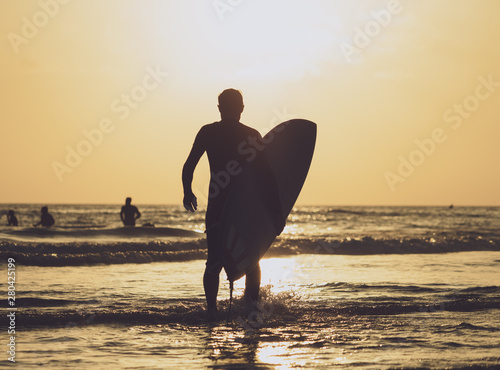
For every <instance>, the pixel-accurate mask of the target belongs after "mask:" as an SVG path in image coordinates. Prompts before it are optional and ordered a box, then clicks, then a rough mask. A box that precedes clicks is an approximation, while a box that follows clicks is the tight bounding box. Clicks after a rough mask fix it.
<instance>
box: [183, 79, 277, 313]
mask: <svg viewBox="0 0 500 370" xmlns="http://www.w3.org/2000/svg"><path fill="white" fill-rule="evenodd" d="M218 102H219V104H218V108H219V112H220V116H221V120H220V121H219V122H214V123H211V124H208V125H205V126H203V127H202V128H201V129H200V130H199V132H198V134H197V135H196V138H195V141H194V144H193V147H192V149H191V152H190V153H189V156H188V158H187V160H186V162H185V163H184V167H183V169H182V183H183V188H184V199H183V204H184V207H185V208H186V210H187V211H190V212H194V211H196V209H197V207H198V204H197V199H196V196H195V195H194V194H193V191H192V189H191V183H192V181H193V173H194V170H195V168H196V165H197V164H198V161H199V160H200V158H201V156H202V155H203V154H204V153H205V152H206V153H207V156H208V161H209V164H210V173H211V176H210V186H209V197H208V206H207V212H206V215H205V226H206V234H207V249H208V256H207V262H206V267H205V273H204V275H203V287H204V289H205V298H206V300H207V315H208V319H209V320H211V321H214V320H216V319H217V293H218V290H219V274H220V272H221V270H222V267H223V266H222V262H221V258H220V252H219V249H220V245H219V243H218V241H217V234H218V232H219V229H220V227H219V222H220V219H221V216H222V210H223V207H224V203H225V200H226V198H227V195H228V194H229V191H230V190H231V187H232V184H233V183H234V178H235V177H236V176H238V175H239V174H241V173H242V172H243V171H244V170H245V165H246V164H248V163H249V158H248V156H245V154H246V152H244V151H242V150H240V149H239V148H241V144H242V143H245V142H248V140H249V139H251V140H254V141H258V142H260V141H261V140H262V137H261V135H260V134H259V132H258V131H257V130H255V129H253V128H250V127H248V126H246V125H244V124H242V123H241V122H240V118H241V113H242V112H243V109H244V105H243V97H242V95H241V93H240V92H239V91H238V90H235V89H227V90H224V91H223V92H222V93H221V94H220V95H219V97H218ZM255 153H256V155H255V156H253V158H251V160H252V161H256V162H255V163H256V165H258V166H259V168H260V171H259V174H260V175H259V177H260V178H259V179H257V180H258V183H259V185H260V187H262V189H263V196H264V198H265V199H266V202H267V203H269V205H270V207H271V209H273V210H274V213H275V214H276V217H275V228H276V230H277V233H278V234H280V233H281V231H282V230H283V228H284V226H285V223H284V220H283V217H282V212H281V205H280V202H279V197H278V189H277V185H276V181H275V179H274V175H273V174H272V172H271V169H270V167H269V164H268V162H267V158H266V156H265V154H264V153H263V152H260V151H259V152H257V151H255ZM241 211H242V212H245V210H243V209H242V210H241ZM260 275H261V273H260V266H259V264H257V265H256V266H255V267H254V268H253V269H252V270H251V271H247V273H246V280H245V299H246V300H247V302H248V303H249V305H252V304H255V303H257V302H258V299H259V289H260Z"/></svg>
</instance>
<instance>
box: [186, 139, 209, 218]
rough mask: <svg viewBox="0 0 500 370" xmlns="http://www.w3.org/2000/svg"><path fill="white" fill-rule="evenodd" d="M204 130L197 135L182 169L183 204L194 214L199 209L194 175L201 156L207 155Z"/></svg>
mask: <svg viewBox="0 0 500 370" xmlns="http://www.w3.org/2000/svg"><path fill="white" fill-rule="evenodd" d="M202 136H203V134H202V130H200V132H198V135H196V139H195V141H194V144H193V147H192V148H191V152H190V153H189V156H188V157H187V159H186V162H185V163H184V166H183V167H182V187H183V188H184V199H183V201H182V203H183V204H184V208H186V210H187V211H190V212H194V211H196V209H197V208H198V203H197V200H196V196H195V195H194V194H193V190H192V189H191V184H192V182H193V174H194V169H195V168H196V165H197V164H198V162H199V161H200V158H201V156H202V155H203V153H205V147H204V146H203V145H202V141H203V140H202Z"/></svg>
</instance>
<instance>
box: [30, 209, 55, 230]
mask: <svg viewBox="0 0 500 370" xmlns="http://www.w3.org/2000/svg"><path fill="white" fill-rule="evenodd" d="M41 212H42V215H41V219H40V222H38V223H36V224H34V225H33V226H35V227H37V226H39V225H42V226H43V227H51V226H53V225H54V224H55V223H56V222H55V221H54V217H52V215H51V214H50V213H49V208H48V207H47V206H45V207H42V210H41Z"/></svg>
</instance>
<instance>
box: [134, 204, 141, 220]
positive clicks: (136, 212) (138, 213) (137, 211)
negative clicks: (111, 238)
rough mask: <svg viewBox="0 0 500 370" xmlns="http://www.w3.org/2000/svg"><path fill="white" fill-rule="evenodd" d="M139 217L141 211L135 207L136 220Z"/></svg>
mask: <svg viewBox="0 0 500 370" xmlns="http://www.w3.org/2000/svg"><path fill="white" fill-rule="evenodd" d="M139 217H141V212H139V210H138V209H137V207H135V219H136V220H137V219H138V218H139Z"/></svg>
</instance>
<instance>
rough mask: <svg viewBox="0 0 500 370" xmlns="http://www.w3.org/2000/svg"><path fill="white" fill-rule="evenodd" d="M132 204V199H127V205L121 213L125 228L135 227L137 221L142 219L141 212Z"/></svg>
mask: <svg viewBox="0 0 500 370" xmlns="http://www.w3.org/2000/svg"><path fill="white" fill-rule="evenodd" d="M130 203H132V198H130V197H129V198H127V199H125V205H124V206H123V207H122V210H121V212H120V218H121V219H122V222H123V224H124V225H125V226H135V220H137V219H138V218H139V217H141V212H139V210H138V209H137V207H136V206H133V205H132V204H130Z"/></svg>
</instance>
